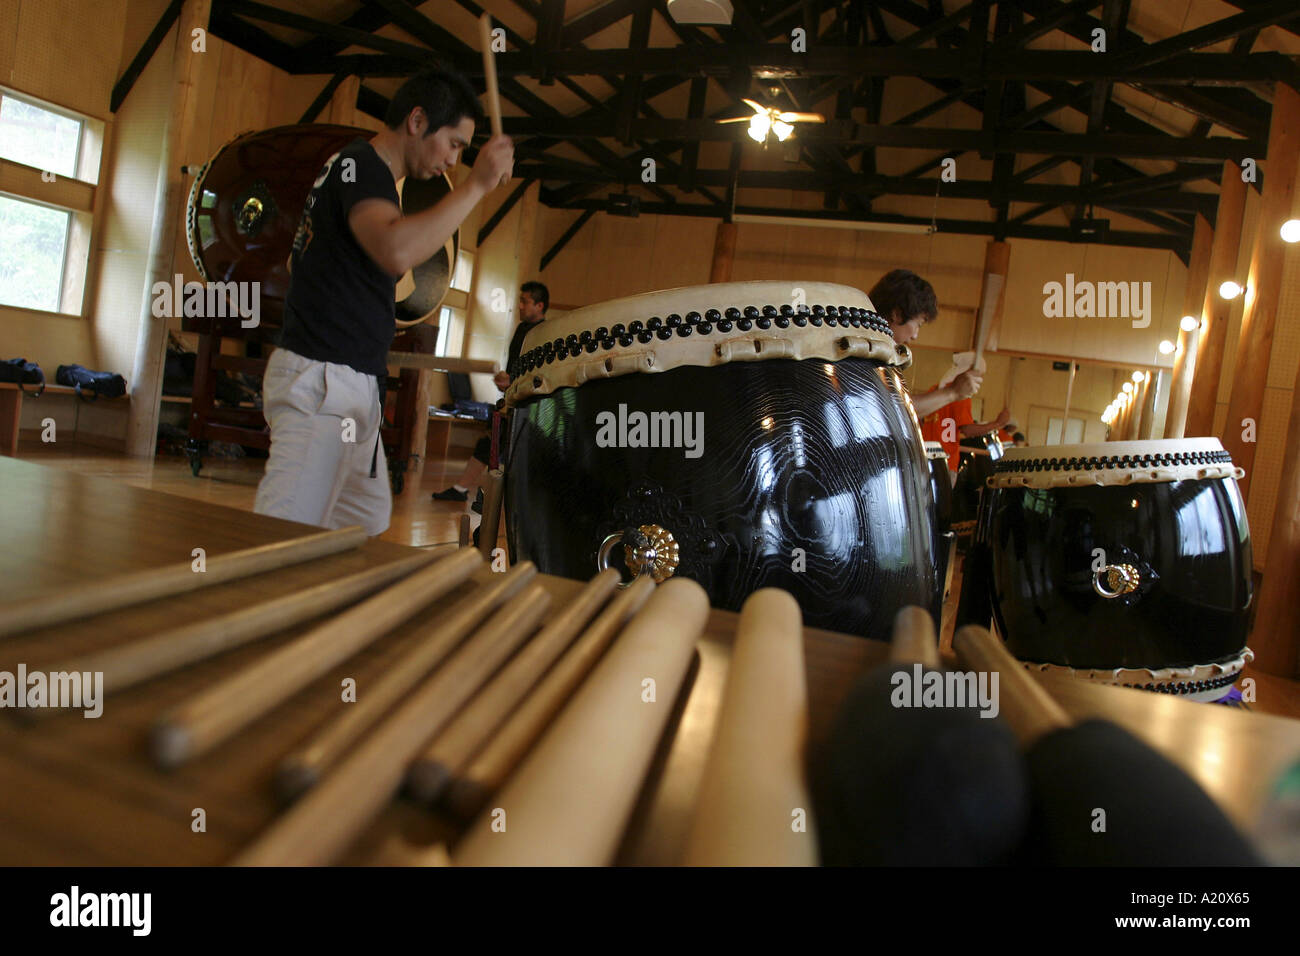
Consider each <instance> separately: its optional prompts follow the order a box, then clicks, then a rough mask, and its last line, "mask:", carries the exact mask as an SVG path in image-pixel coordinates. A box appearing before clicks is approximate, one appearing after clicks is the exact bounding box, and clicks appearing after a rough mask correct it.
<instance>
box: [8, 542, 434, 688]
mask: <svg viewBox="0 0 1300 956" xmlns="http://www.w3.org/2000/svg"><path fill="white" fill-rule="evenodd" d="M440 556H441V555H439V554H438V553H437V552H434V551H421V552H419V553H417V554H413V555H411V556H410V557H406V558H402V559H401V560H400V561H393V562H392V563H390V564H383V565H380V566H379V567H375V568H367V569H366V570H364V571H358V572H357V573H356V574H349V575H347V576H346V577H342V578H339V579H338V580H336V581H325V582H324V583H322V584H317V585H316V586H315V587H310V588H307V589H306V590H305V591H294V592H293V593H292V594H286V595H284V596H283V597H278V598H275V599H273V600H270V601H263V602H261V603H260V604H253V605H250V606H249V607H244V608H240V609H239V610H237V611H232V612H230V613H229V614H219V615H217V616H216V617H213V618H209V619H207V620H205V621H198V622H196V623H194V624H183V625H181V626H180V627H176V628H172V629H171V630H170V631H164V632H163V633H162V634H156V635H154V636H152V637H146V638H143V639H142V640H138V641H132V642H131V643H130V644H124V645H122V646H120V647H113V648H109V649H108V650H104V651H99V652H98V653H95V654H88V655H86V656H85V657H79V658H77V659H75V660H71V661H67V662H65V663H62V664H58V665H52V666H51V668H50V670H51V671H66V672H69V673H71V672H73V671H89V672H91V673H96V672H102V673H103V675H104V693H106V694H112V693H116V692H117V691H120V690H125V689H126V688H128V687H132V686H134V685H135V684H139V683H140V682H142V681H146V680H149V679H150V678H153V677H157V676H159V675H160V674H166V673H169V672H171V671H174V670H178V669H180V668H182V667H185V666H187V665H189V664H195V663H198V662H199V661H204V660H207V659H208V658H210V657H215V656H216V655H218V654H223V653H225V652H226V651H229V650H232V649H233V648H236V647H241V646H243V645H244V644H248V643H250V642H252V641H255V640H257V639H258V638H261V637H266V636H267V635H269V634H275V633H277V632H278V631H282V630H284V629H285V628H287V627H292V626H293V625H295V624H300V623H302V622H303V621H309V620H311V619H312V618H316V617H320V616H322V615H324V614H328V613H329V612H330V611H333V610H335V609H337V608H340V607H343V606H345V605H348V604H351V603H352V602H353V601H356V600H358V599H360V598H363V597H365V596H366V595H367V594H370V593H371V592H373V591H375V590H377V589H378V588H381V587H383V586H384V585H386V584H391V583H392V582H394V581H397V580H399V579H401V578H404V577H406V575H408V574H411V573H412V572H414V571H417V570H418V569H420V568H422V567H424V566H425V565H427V564H429V563H430V562H432V561H434V560H436V559H437V558H438V557H440ZM32 713H57V711H54V710H52V709H48V708H47V709H44V710H33V711H32Z"/></svg>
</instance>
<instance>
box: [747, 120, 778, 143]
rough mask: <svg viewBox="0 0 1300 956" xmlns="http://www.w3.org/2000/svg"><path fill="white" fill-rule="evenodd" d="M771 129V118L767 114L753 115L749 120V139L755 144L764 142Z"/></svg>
mask: <svg viewBox="0 0 1300 956" xmlns="http://www.w3.org/2000/svg"><path fill="white" fill-rule="evenodd" d="M771 128H772V117H771V116H769V115H768V114H767V113H755V114H754V115H753V116H751V117H750V118H749V138H750V139H752V140H753V141H754V142H756V143H761V142H763V141H764V140H766V139H767V134H768V131H769V130H771Z"/></svg>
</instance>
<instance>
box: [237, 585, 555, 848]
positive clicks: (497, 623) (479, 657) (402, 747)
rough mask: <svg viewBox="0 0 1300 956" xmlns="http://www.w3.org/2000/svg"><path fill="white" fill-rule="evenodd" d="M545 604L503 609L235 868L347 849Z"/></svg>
mask: <svg viewBox="0 0 1300 956" xmlns="http://www.w3.org/2000/svg"><path fill="white" fill-rule="evenodd" d="M550 602H551V596H550V595H549V594H547V593H546V590H545V589H544V588H543V587H542V586H541V585H540V584H533V585H531V586H530V587H529V588H528V590H527V591H525V592H524V593H523V595H522V596H521V597H520V598H519V599H518V600H515V601H512V602H511V603H509V604H507V605H506V606H505V607H503V608H501V609H500V610H499V611H497V613H496V614H494V615H493V616H492V618H491V619H490V620H489V621H488V622H487V623H486V624H485V625H484V626H483V628H482V630H480V631H479V632H478V633H477V634H475V635H474V637H473V638H471V639H470V640H469V641H468V642H467V643H466V644H465V646H464V647H462V648H461V649H460V650H459V651H458V652H457V653H456V656H455V657H454V658H452V659H451V660H450V661H448V662H447V666H446V667H443V668H441V669H440V670H439V671H438V672H437V673H435V674H434V675H433V676H432V677H431V678H429V680H427V681H425V683H424V684H423V685H421V687H420V688H419V690H417V691H416V692H415V694H414V695H413V696H412V697H410V698H409V699H408V700H407V702H406V703H405V704H403V705H402V706H401V707H400V708H398V710H397V711H396V712H394V713H393V714H392V716H390V717H389V718H388V719H387V720H385V721H384V723H383V724H382V725H381V726H380V727H379V728H378V729H377V730H376V731H375V733H373V734H372V735H371V736H370V737H369V738H368V739H367V740H366V742H365V743H364V744H362V745H361V746H360V747H358V748H357V749H356V750H354V751H353V752H352V753H351V754H349V755H348V756H347V758H346V759H345V760H344V761H343V762H342V763H341V764H339V766H338V768H337V769H336V770H335V771H334V772H333V773H331V774H330V775H329V776H327V777H326V778H325V779H324V780H322V781H321V783H320V784H319V785H318V786H317V787H315V788H314V789H312V790H311V791H309V792H308V793H307V794H306V795H305V796H304V797H303V798H302V799H301V800H299V801H298V803H297V804H295V805H294V807H293V809H292V810H290V811H289V812H288V813H286V814H285V815H284V816H282V817H281V818H280V819H279V820H277V821H276V822H275V823H274V824H272V826H271V828H270V830H268V831H267V832H266V833H264V834H263V835H262V837H261V838H260V839H259V840H258V841H257V842H256V843H254V844H253V845H252V846H251V847H249V848H247V849H246V850H244V852H242V853H241V854H239V856H238V857H237V858H236V859H235V860H234V861H233V862H234V864H235V865H237V866H288V865H294V866H318V865H323V864H326V863H329V862H331V861H333V860H334V859H335V858H336V857H337V856H338V855H339V854H340V853H342V852H343V851H344V850H346V849H347V847H348V845H349V844H350V843H351V842H352V840H354V839H355V838H356V837H357V835H358V834H360V833H361V831H362V830H364V829H365V827H366V825H367V824H368V823H369V821H370V820H371V818H372V817H373V816H374V815H375V814H376V813H378V812H379V811H380V810H381V809H383V806H384V804H385V803H387V802H388V801H389V800H390V799H391V798H392V796H393V795H394V794H395V793H396V792H397V790H398V788H399V787H400V786H401V783H402V778H403V777H404V776H405V774H406V768H407V766H408V765H409V764H410V762H411V759H412V758H413V757H414V756H415V755H416V754H417V753H419V751H420V748H421V747H423V746H424V744H425V742H426V741H428V739H429V737H430V735H432V734H435V733H437V732H438V729H439V728H440V727H442V726H443V724H445V723H446V722H447V721H448V720H450V719H451V717H452V715H453V714H455V713H456V711H458V710H459V709H460V708H461V707H462V706H463V705H464V703H465V702H466V701H467V700H468V699H469V698H470V697H471V696H473V694H474V693H475V691H477V690H478V688H479V687H480V686H481V685H482V684H483V682H484V681H486V680H487V679H488V677H489V676H490V675H491V674H492V672H493V671H494V670H496V668H497V667H498V666H500V664H501V662H502V661H503V660H504V659H505V658H506V656H507V655H508V654H510V652H511V651H513V650H514V649H515V648H516V647H518V646H519V644H520V643H521V642H522V641H523V640H524V639H525V638H526V637H527V636H528V635H529V634H531V633H532V632H533V629H534V628H536V627H537V624H538V623H539V622H540V621H541V619H542V616H543V615H544V614H545V613H546V610H547V608H548V606H549V605H550Z"/></svg>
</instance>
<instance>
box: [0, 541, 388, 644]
mask: <svg viewBox="0 0 1300 956" xmlns="http://www.w3.org/2000/svg"><path fill="white" fill-rule="evenodd" d="M365 540H366V533H365V532H364V531H363V530H361V529H360V528H355V527H354V528H340V529H338V530H337V531H321V532H319V533H317V534H310V535H305V536H304V537H301V538H293V539H291V540H289V541H277V542H275V543H274V544H262V545H258V546H257V547H255V548H244V549H242V550H239V551H231V552H229V553H228V554H216V555H212V556H210V557H207V558H206V559H205V568H206V569H205V570H203V571H195V570H194V566H193V558H192V556H191V555H189V554H186V555H185V556H184V559H183V560H181V561H178V562H176V563H175V564H168V565H164V566H163V567H161V568H148V569H146V570H143V571H131V572H129V573H127V574H119V575H113V576H111V577H107V578H97V579H95V580H91V581H85V582H83V583H80V584H78V585H77V586H76V587H75V588H62V589H60V590H58V591H57V592H54V593H46V594H38V595H34V596H32V597H29V598H24V599H22V600H20V601H15V602H13V603H12V604H6V605H4V606H0V637H7V636H8V635H10V634H17V633H19V632H20V631H30V630H34V629H36V628H38V627H49V626H51V625H53V624H64V623H66V622H68V621H76V620H80V619H81V618H83V617H91V616H92V615H95V614H103V613H104V612H106V611H115V610H117V609H118V608H122V607H129V606H130V605H132V604H142V603H144V602H145V601H152V600H155V599H156V598H161V597H169V596H171V595H174V594H184V593H186V592H188V591H197V590H198V589H199V588H206V587H211V586H212V585H214V584H223V583H225V582H226V581H234V580H236V579H238V578H246V577H248V576H250V575H253V574H258V573H261V572H263V571H274V570H276V569H277V568H284V567H288V566H289V565H291V564H301V563H302V562H304V561H312V560H314V559H316V558H320V557H324V556H325V555H327V554H337V553H338V552H340V551H347V550H348V549H350V548H356V547H360V545H361V544H362V543H363V542H364V541H365ZM201 544H202V542H196V546H200V545H201Z"/></svg>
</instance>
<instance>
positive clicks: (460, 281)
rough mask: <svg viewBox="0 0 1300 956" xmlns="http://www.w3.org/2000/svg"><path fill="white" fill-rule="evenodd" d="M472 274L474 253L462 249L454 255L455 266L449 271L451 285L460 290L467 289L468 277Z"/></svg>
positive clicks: (471, 276)
mask: <svg viewBox="0 0 1300 956" xmlns="http://www.w3.org/2000/svg"><path fill="white" fill-rule="evenodd" d="M473 276H474V253H472V252H466V251H465V250H464V249H462V250H461V251H460V254H459V255H458V256H456V268H455V269H453V270H452V273H451V287H452V288H453V289H459V290H460V291H461V292H468V291H469V283H470V279H472V278H473Z"/></svg>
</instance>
